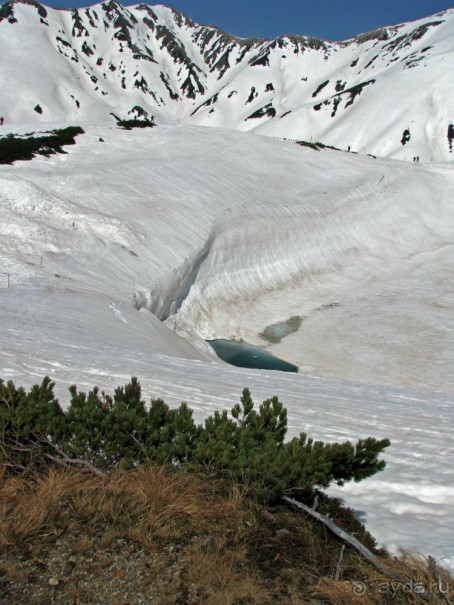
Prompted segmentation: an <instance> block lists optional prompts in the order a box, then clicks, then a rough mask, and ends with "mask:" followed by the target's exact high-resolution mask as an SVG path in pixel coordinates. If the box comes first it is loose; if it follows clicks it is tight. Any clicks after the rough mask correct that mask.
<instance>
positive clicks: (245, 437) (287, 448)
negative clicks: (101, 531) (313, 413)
mask: <svg viewBox="0 0 454 605" xmlns="http://www.w3.org/2000/svg"><path fill="white" fill-rule="evenodd" d="M53 386H54V384H53V383H52V382H51V381H50V379H49V378H48V377H46V378H45V379H44V380H43V382H42V384H41V385H40V386H39V385H35V386H34V387H32V389H31V390H30V391H29V392H28V393H27V392H26V391H25V390H24V389H23V388H22V387H19V388H18V389H16V388H15V386H14V384H13V383H12V382H8V383H7V384H6V385H5V384H4V382H3V381H1V380H0V443H1V447H0V463H3V464H8V465H10V466H11V468H13V469H15V470H16V471H17V470H22V469H23V468H25V467H27V465H28V466H33V465H35V462H36V463H39V464H40V465H43V464H45V463H55V462H60V463H69V464H70V461H75V460H84V461H87V462H88V463H90V464H92V465H93V466H94V467H96V469H99V470H100V471H103V472H108V471H110V470H113V469H115V468H118V467H122V468H132V467H135V466H137V465H140V464H142V463H145V462H147V461H154V462H157V463H168V464H171V465H174V466H184V467H185V468H188V469H190V470H191V469H192V470H196V471H206V470H209V471H210V472H211V473H214V474H215V475H218V476H220V477H228V478H233V479H235V480H236V481H238V482H239V483H241V484H244V485H245V486H246V487H247V488H248V489H249V490H250V492H251V493H253V494H254V495H255V496H256V497H257V498H259V499H260V500H261V501H263V502H266V501H274V500H277V499H278V498H279V497H280V496H281V495H282V494H283V493H292V494H294V495H297V496H299V497H301V498H303V499H310V498H311V497H312V496H313V493H314V490H316V489H318V488H325V487H328V486H329V485H330V484H331V483H337V484H338V485H342V484H344V483H346V482H348V481H352V480H353V481H362V480H363V479H366V478H367V477H370V476H372V475H374V474H375V473H377V472H378V471H381V470H383V469H384V467H385V462H384V461H383V460H379V456H380V454H381V453H382V452H383V450H384V449H385V448H386V447H388V446H389V444H390V442H389V440H388V439H382V440H377V439H374V438H372V437H368V438H366V439H360V440H359V441H358V442H357V443H356V444H352V443H350V442H348V441H347V442H344V443H331V444H329V443H323V442H321V441H313V440H312V439H310V438H309V437H308V436H307V435H306V434H305V433H301V434H300V435H299V436H298V437H294V438H293V439H291V440H290V441H285V437H286V433H287V411H286V409H285V408H284V406H283V405H282V403H281V402H280V401H279V399H278V398H277V397H272V398H271V399H267V400H265V401H263V402H262V403H261V404H260V406H259V407H258V409H255V405H254V402H253V400H252V397H251V393H250V391H249V390H248V389H244V391H243V394H242V396H241V400H240V403H238V404H236V405H235V406H234V407H233V408H232V410H231V412H230V413H228V412H227V411H225V410H224V411H221V412H220V411H215V412H214V413H213V414H212V415H211V416H209V417H208V418H207V419H206V420H205V422H204V424H203V425H196V423H195V422H194V419H193V415H192V410H191V409H190V408H189V407H188V406H187V405H186V404H185V403H182V404H180V406H179V407H178V408H177V409H173V410H172V409H170V408H169V407H168V406H167V405H166V404H165V403H164V402H163V401H162V400H161V399H153V400H152V401H151V405H150V407H149V408H148V409H147V406H146V405H145V402H144V401H143V399H142V393H141V386H140V383H139V382H138V380H137V378H132V380H131V382H130V383H129V384H127V385H125V386H124V387H119V388H117V389H116V390H115V393H114V395H113V397H112V396H110V395H107V394H106V393H104V392H103V391H102V392H99V389H98V388H97V387H96V388H94V389H93V390H92V391H90V392H89V393H88V395H87V394H85V393H82V392H79V391H78V390H77V388H76V386H72V387H71V388H70V394H71V400H70V403H69V406H68V408H67V410H65V411H64V410H62V408H61V407H60V404H59V402H58V400H57V399H55V397H54V395H53Z"/></svg>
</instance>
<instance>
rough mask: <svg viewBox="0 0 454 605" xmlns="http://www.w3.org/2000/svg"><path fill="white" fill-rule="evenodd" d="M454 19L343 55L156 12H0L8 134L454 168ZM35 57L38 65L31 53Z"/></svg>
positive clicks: (389, 33)
mask: <svg viewBox="0 0 454 605" xmlns="http://www.w3.org/2000/svg"><path fill="white" fill-rule="evenodd" d="M453 40H454V10H447V11H445V12H443V13H440V14H438V15H434V16H433V17H430V18H426V19H421V20H419V21H415V22H412V23H406V24H400V25H396V26H393V27H386V28H381V29H379V30H376V31H373V32H369V33H367V34H364V35H362V36H357V37H356V38H353V39H351V40H347V41H345V42H340V43H333V42H327V41H323V40H317V39H314V38H310V37H306V36H282V37H280V38H277V39H276V40H257V39H247V40H242V39H238V38H234V37H232V36H229V35H228V34H226V33H224V32H222V31H221V30H219V29H217V28H215V27H211V26H200V25H197V24H196V23H194V22H193V21H192V20H190V19H189V18H187V17H185V16H184V15H182V14H181V13H179V12H178V11H175V10H172V9H171V8H168V7H165V6H162V5H157V6H148V5H145V4H138V5H136V6H133V7H128V8H125V7H122V6H121V5H120V4H118V3H116V2H115V1H113V0H111V1H110V2H105V3H103V4H98V5H95V6H93V7H91V8H87V9H77V10H72V11H69V10H55V9H51V8H46V7H45V6H43V5H41V4H39V3H37V2H35V1H34V0H14V1H12V2H7V3H5V4H4V5H3V6H2V7H1V8H0V55H1V56H2V57H4V58H7V60H3V61H2V62H1V63H0V86H1V90H2V96H1V98H0V115H3V116H4V117H5V118H6V121H7V122H8V123H22V122H49V121H53V120H59V121H68V120H69V121H71V120H78V121H87V120H88V121H95V120H106V119H108V118H109V119H112V120H114V116H117V117H119V118H126V117H135V116H142V115H153V116H154V117H155V118H156V120H157V121H158V122H159V123H177V122H189V123H195V124H202V125H207V126H217V127H223V128H232V129H237V130H257V131H258V132H260V133H261V134H267V135H271V136H274V137H281V138H282V137H285V138H289V139H303V140H310V139H312V140H314V141H315V140H321V141H323V142H324V143H325V144H330V145H334V146H337V147H340V148H342V149H348V148H350V149H351V150H352V151H358V152H361V153H363V152H365V151H367V152H368V153H372V154H375V155H380V156H389V157H394V158H399V159H405V160H408V161H412V160H413V158H415V157H419V158H420V160H421V161H424V162H426V161H427V162H431V161H440V160H448V159H452V157H453V156H452V153H453V151H452V146H453V141H454V100H453V96H452V76H451V73H452V71H453V68H454V43H453ZM30 49H32V52H30Z"/></svg>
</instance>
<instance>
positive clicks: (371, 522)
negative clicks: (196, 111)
mask: <svg viewBox="0 0 454 605" xmlns="http://www.w3.org/2000/svg"><path fill="white" fill-rule="evenodd" d="M53 126H57V125H56V124H55V125H53ZM31 129H32V127H31V125H23V126H22V127H21V128H20V129H19V130H20V131H21V132H29V131H30V130H31ZM86 131H87V132H86V134H85V135H82V136H80V137H79V138H78V141H77V144H76V145H75V146H73V147H69V148H67V151H68V153H67V154H66V155H58V156H53V157H51V158H49V159H46V158H43V157H40V158H36V159H35V160H33V161H32V162H17V163H16V164H15V165H14V166H0V230H1V238H0V262H1V266H2V275H0V279H3V281H2V282H1V285H2V287H1V288H0V323H1V325H2V331H1V336H0V338H1V346H0V368H1V374H0V375H1V376H2V377H4V378H12V379H13V380H15V381H16V382H17V383H21V384H25V385H30V384H31V383H32V382H34V381H36V380H40V379H41V378H42V376H43V375H45V374H49V375H50V376H51V377H52V378H53V379H54V380H55V381H56V382H57V391H58V393H59V395H60V396H61V398H62V403H64V402H65V400H66V395H65V393H66V388H67V386H69V385H70V384H72V383H76V384H78V385H79V386H80V387H81V388H85V389H87V388H91V387H93V385H94V384H98V385H99V386H101V387H103V388H109V389H112V388H113V387H114V386H117V385H118V384H120V383H122V382H124V381H127V380H128V379H129V378H130V376H131V375H137V376H139V378H140V380H141V382H142V384H143V386H144V391H145V393H146V395H147V396H149V395H153V396H161V397H164V398H165V399H166V401H167V402H168V403H170V404H174V403H177V402H179V401H181V400H186V401H188V403H189V404H190V405H191V406H193V407H194V408H195V409H196V410H197V417H198V419H199V420H201V419H202V418H203V416H204V415H205V414H206V413H207V412H208V411H211V410H212V409H213V408H219V407H221V406H222V407H226V406H227V407H231V406H232V405H233V404H234V403H235V402H236V401H237V399H238V397H239V394H240V392H241V389H242V388H243V387H244V386H248V387H250V388H251V389H252V392H253V395H254V397H255V399H256V400H260V399H262V398H265V397H268V396H270V395H272V394H277V395H279V397H280V398H281V400H282V401H283V402H284V404H285V405H286V406H287V407H288V408H289V419H290V427H291V432H292V433H295V432H298V431H300V430H306V431H307V432H308V433H309V434H310V435H312V436H314V437H316V438H322V439H325V440H345V439H347V438H351V439H356V438H358V437H361V436H367V435H372V436H376V437H384V436H386V437H389V438H390V439H391V440H392V442H393V445H392V447H391V448H390V449H389V451H388V452H387V455H386V458H387V460H388V468H387V469H386V471H385V472H384V473H382V474H380V476H378V477H375V478H372V479H370V480H368V481H366V482H364V483H361V484H358V485H353V486H347V487H346V488H344V489H343V490H333V493H342V495H343V497H345V498H346V499H347V501H348V503H349V504H351V505H353V506H355V507H356V508H358V509H359V510H361V511H364V514H365V520H366V522H367V523H368V526H369V528H370V529H371V531H373V532H374V533H375V534H376V535H377V537H378V538H379V539H380V540H381V541H383V542H384V543H386V544H388V545H391V546H393V545H394V546H396V545H400V546H403V547H408V548H411V549H413V550H415V549H416V550H417V551H419V552H423V553H425V554H432V555H435V556H437V557H439V558H440V559H442V558H443V560H444V561H448V559H449V556H452V554H453V546H454V545H453V543H452V540H451V538H450V536H452V535H453V533H454V532H453V530H454V525H453V524H454V521H453V519H454V515H453V514H452V513H453V510H452V508H453V507H452V502H453V496H454V492H453V488H452V484H453V481H452V479H453V471H452V465H451V460H452V455H453V450H452V439H451V430H452V428H451V427H452V425H453V420H454V406H453V404H454V397H453V394H452V393H453V392H454V388H453V383H452V373H450V369H451V368H452V362H453V351H454V346H453V339H452V317H453V298H454V297H453V290H452V288H453V286H452V284H453V279H452V277H453V259H454V255H453V253H452V233H453V223H454V216H453V206H452V197H453V186H454V182H453V180H454V177H453V173H452V170H451V169H450V166H449V165H441V164H440V165H433V166H423V165H414V164H404V163H398V162H393V161H390V160H379V159H377V160H375V159H373V158H370V157H364V156H356V155H353V154H347V153H341V152H336V151H331V150H326V151H321V152H317V151H313V150H311V149H307V148H302V147H299V146H297V145H295V144H291V143H289V142H282V141H275V140H271V139H268V138H266V137H261V136H257V135H253V134H250V133H236V132H233V131H227V130H216V129H207V128H200V127H197V128H196V127H187V126H185V127H182V126H181V127H177V126H161V127H158V128H156V129H153V130H151V131H147V132H143V131H131V132H125V131H121V130H118V129H115V128H113V127H109V126H100V125H90V124H88V125H86ZM100 139H102V141H101V140H100ZM6 273H8V274H9V280H10V286H11V287H10V288H8V287H7V285H8V281H7V280H8V275H6ZM147 309H149V310H151V311H153V313H154V315H153V314H152V313H150V312H149V311H148V310H147ZM294 315H299V316H301V317H302V318H304V320H303V321H302V323H301V326H300V328H299V330H298V331H297V332H296V333H294V334H291V335H289V336H287V337H286V338H284V339H283V340H282V341H281V343H280V344H277V345H272V347H271V350H273V351H276V352H278V353H280V354H281V356H282V357H285V358H288V359H290V360H297V361H298V363H299V364H301V372H300V373H299V374H282V373H280V372H269V371H268V372H267V371H258V370H257V371H253V370H245V369H240V368H234V367H231V366H227V365H226V364H224V363H222V362H220V361H219V360H217V359H216V358H215V357H214V356H213V354H212V352H211V351H210V350H209V348H208V347H207V345H206V344H205V343H204V342H203V341H201V337H203V338H204V337H222V336H224V337H231V336H232V335H233V334H235V335H236V336H244V337H247V338H248V339H249V340H251V341H254V342H262V343H265V341H263V340H261V339H260V337H259V333H260V332H262V331H263V329H264V328H265V327H266V326H267V325H269V324H271V323H274V322H276V321H282V320H285V319H287V318H289V317H291V316H294ZM159 319H165V323H161V322H160V321H159ZM166 324H167V325H166ZM169 326H175V327H176V328H177V331H180V332H181V334H183V335H185V336H186V338H185V339H181V338H180V337H179V336H178V335H177V334H175V333H174V332H173V331H171V330H170V329H169ZM265 344H266V343H265ZM315 373H318V374H319V375H320V376H319V377H318V378H317V377H315V376H313V374H315ZM310 374H312V376H311V375H310ZM333 377H334V378H333ZM373 383H375V384H373ZM386 385H388V386H386ZM389 385H394V386H389ZM399 386H400V387H403V386H405V387H406V389H405V390H404V389H402V388H396V387H399ZM449 393H450V394H449Z"/></svg>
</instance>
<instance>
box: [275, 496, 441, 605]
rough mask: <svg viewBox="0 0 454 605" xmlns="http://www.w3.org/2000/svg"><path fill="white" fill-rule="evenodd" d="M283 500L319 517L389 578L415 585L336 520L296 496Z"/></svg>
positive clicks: (426, 596)
mask: <svg viewBox="0 0 454 605" xmlns="http://www.w3.org/2000/svg"><path fill="white" fill-rule="evenodd" d="M282 500H284V502H287V503H288V504H291V505H292V506H294V507H296V508H300V509H302V510H304V512H306V513H307V514H308V515H310V516H311V517H314V519H317V521H321V522H322V523H323V524H324V525H326V527H327V528H328V529H329V530H331V531H332V532H333V533H334V534H336V536H338V537H339V538H340V539H341V540H343V541H344V542H346V543H347V544H349V545H350V546H352V547H353V548H354V549H355V550H357V551H358V552H359V553H360V554H361V555H362V556H363V557H364V558H365V559H367V560H368V561H369V562H370V563H372V565H373V566H374V567H375V568H376V569H378V571H379V572H380V573H382V574H383V575H384V576H386V577H387V578H390V579H392V580H395V581H397V582H399V583H400V584H401V585H402V586H406V587H408V588H410V589H411V588H412V587H413V586H414V585H415V582H413V581H412V580H409V579H408V578H406V577H405V576H402V575H400V574H399V573H397V572H395V571H394V570H392V569H390V568H389V567H387V566H386V565H384V564H383V563H382V562H381V561H380V559H379V558H378V557H376V556H375V555H374V554H373V553H372V552H371V551H370V550H369V549H368V548H366V547H365V546H364V544H361V542H360V541H359V540H357V539H356V538H355V537H354V536H352V535H351V534H349V533H348V532H346V531H344V530H343V529H341V528H340V527H338V526H337V525H336V524H335V523H334V521H332V520H331V519H330V518H329V517H326V516H325V515H321V514H320V513H318V512H317V511H315V510H313V509H312V508H310V507H309V506H306V505H305V504H303V503H302V502H298V500H295V499H294V498H289V497H288V496H283V497H282ZM418 595H419V596H420V597H421V598H422V599H423V600H424V601H427V602H428V603H430V602H433V599H432V597H431V596H430V595H429V594H428V592H427V591H425V592H421V593H420V592H418Z"/></svg>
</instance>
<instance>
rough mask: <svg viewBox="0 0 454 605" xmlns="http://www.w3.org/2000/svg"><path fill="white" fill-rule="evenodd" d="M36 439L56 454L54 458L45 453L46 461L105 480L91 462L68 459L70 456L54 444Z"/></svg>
mask: <svg viewBox="0 0 454 605" xmlns="http://www.w3.org/2000/svg"><path fill="white" fill-rule="evenodd" d="M37 439H39V441H41V443H43V444H45V445H47V446H49V447H50V448H52V450H53V451H54V452H55V454H57V455H56V456H53V455H52V454H49V453H45V454H44V456H45V458H47V459H48V460H52V462H55V463H56V464H60V465H61V466H67V467H77V468H79V470H81V471H82V472H86V473H91V474H93V475H96V477H100V478H101V479H106V478H107V473H105V472H104V471H102V470H101V469H99V468H97V467H96V466H94V465H93V464H91V462H88V460H84V459H83V458H70V456H68V454H66V453H65V452H64V451H63V450H62V449H60V448H59V447H58V446H57V445H55V444H54V443H52V442H51V441H49V439H46V438H45V437H38V436H37Z"/></svg>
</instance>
